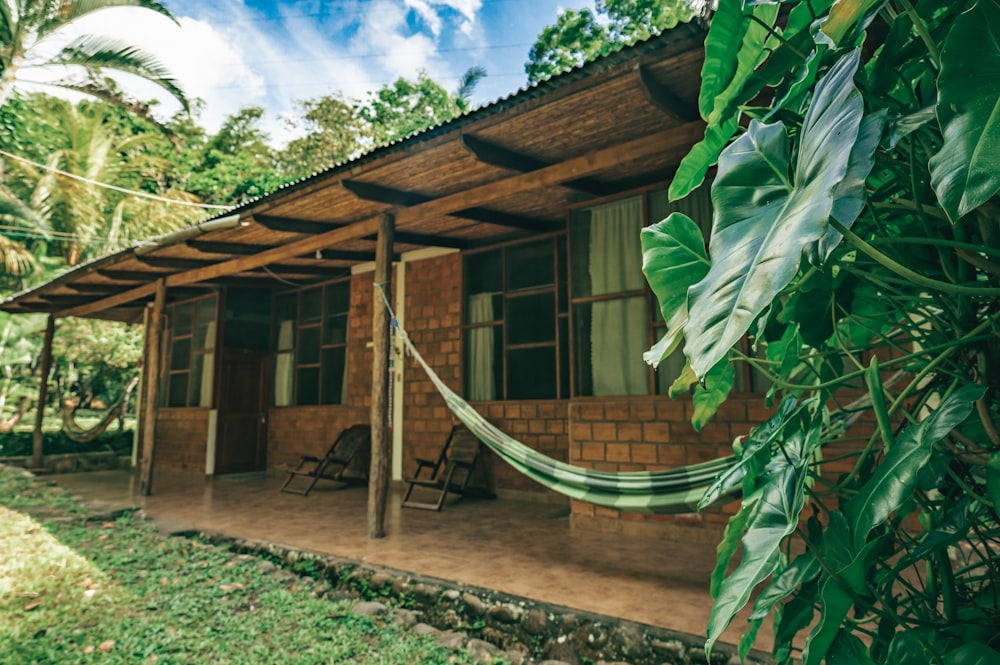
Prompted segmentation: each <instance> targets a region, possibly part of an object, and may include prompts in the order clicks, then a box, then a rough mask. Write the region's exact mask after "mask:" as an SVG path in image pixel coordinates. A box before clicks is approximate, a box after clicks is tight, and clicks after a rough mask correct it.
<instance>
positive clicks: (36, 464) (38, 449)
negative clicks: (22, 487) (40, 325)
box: [31, 314, 56, 469]
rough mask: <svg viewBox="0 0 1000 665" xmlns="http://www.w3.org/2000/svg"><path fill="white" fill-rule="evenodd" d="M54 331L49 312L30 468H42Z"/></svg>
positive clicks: (43, 347) (54, 318) (52, 317)
mask: <svg viewBox="0 0 1000 665" xmlns="http://www.w3.org/2000/svg"><path fill="white" fill-rule="evenodd" d="M55 333H56V317H55V315H54V314H49V320H48V323H47V324H46V326H45V342H44V345H43V346H42V362H41V365H42V367H41V370H42V377H41V380H40V382H39V385H38V411H37V412H36V413H35V432H34V436H33V438H32V441H31V468H33V469H40V468H42V454H43V450H42V442H43V440H44V439H43V437H42V421H43V420H44V419H45V402H46V400H48V398H49V372H50V371H51V370H52V337H53V336H54V335H55Z"/></svg>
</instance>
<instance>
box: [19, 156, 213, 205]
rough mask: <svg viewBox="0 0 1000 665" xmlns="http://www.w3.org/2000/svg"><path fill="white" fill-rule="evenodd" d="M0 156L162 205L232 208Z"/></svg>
mask: <svg viewBox="0 0 1000 665" xmlns="http://www.w3.org/2000/svg"><path fill="white" fill-rule="evenodd" d="M0 155H3V156H4V157H9V158H11V159H13V160H16V161H18V162H24V163H25V164H31V165H32V166H37V167H38V168H40V169H43V170H45V171H50V172H52V173H56V174H58V175H61V176H65V177H67V178H72V179H73V180H79V181H81V182H85V183H87V184H89V185H96V186H97V187H103V188H105V189H111V190H114V191H116V192H122V193H124V194H130V195H132V196H139V197H142V198H146V199H152V200H154V201H160V202H162V203H173V204H175V205H181V206H190V207H192V208H205V209H212V210H231V209H232V208H233V206H221V205H214V204H211V203H195V202H193V201H179V200H177V199H168V198H167V197H165V196H157V195H156V194H149V193H148V192H139V191H136V190H134V189H126V188H124V187H118V186H117V185H109V184H107V183H105V182H100V181H98V180H91V179H90V178H85V177H83V176H80V175H74V174H72V173H67V172H66V171H61V170H59V169H57V168H54V167H51V166H46V165H45V164H39V163H38V162H33V161H31V160H30V159H25V158H24V157H18V156H17V155H13V154H11V153H9V152H7V151H6V150H0Z"/></svg>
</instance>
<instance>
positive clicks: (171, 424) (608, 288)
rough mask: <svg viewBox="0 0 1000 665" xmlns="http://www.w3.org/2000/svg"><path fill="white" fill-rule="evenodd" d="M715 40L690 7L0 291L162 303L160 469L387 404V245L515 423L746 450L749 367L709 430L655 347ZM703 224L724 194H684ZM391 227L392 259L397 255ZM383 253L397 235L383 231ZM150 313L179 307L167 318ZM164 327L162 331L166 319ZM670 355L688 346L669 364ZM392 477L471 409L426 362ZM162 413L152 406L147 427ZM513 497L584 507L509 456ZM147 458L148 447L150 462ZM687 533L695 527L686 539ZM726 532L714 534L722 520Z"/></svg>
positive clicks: (583, 513)
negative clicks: (664, 254) (708, 46)
mask: <svg viewBox="0 0 1000 665" xmlns="http://www.w3.org/2000/svg"><path fill="white" fill-rule="evenodd" d="M703 38H704V35H703V33H702V32H701V31H700V30H699V29H698V28H697V27H695V26H682V27H679V28H678V29H675V30H673V31H671V32H669V33H667V34H665V35H662V36H660V37H655V38H652V39H650V40H648V41H646V42H643V43H640V44H637V45H635V46H632V47H629V48H624V49H622V50H620V51H618V52H616V53H613V54H611V55H609V56H606V57H604V58H601V59H598V60H597V61H595V62H592V63H590V64H587V65H585V66H583V67H580V68H578V69H576V70H573V71H571V72H568V73H566V74H563V75H561V76H558V77H555V78H553V79H551V80H549V81H546V82H543V83H541V84H539V85H537V86H534V87H532V88H529V89H526V90H522V91H520V92H518V93H516V94H514V95H511V96H510V97H507V98H505V99H502V100H500V101H498V102H495V103H493V104H490V105H488V106H485V107H483V108H480V109H478V110H475V111H473V112H470V113H468V114H466V115H464V116H462V117H459V118H457V119H455V120H452V121H450V122H448V123H445V124H443V125H441V126H438V127H435V128H432V129H430V130H428V131H425V132H422V133H420V134H417V135H414V136H411V137H409V138H407V139H405V140H402V141H399V142H397V143H395V144H392V145H389V146H386V147H382V148H378V149H375V150H373V151H372V152H370V153H368V154H366V155H363V156H361V157H359V158H357V159H355V160H353V161H351V162H349V163H346V164H342V165H339V166H335V167H333V168H331V169H329V170H327V171H324V172H321V173H319V174H317V175H315V176H312V177H310V178H308V179H305V180H303V181H300V182H297V183H293V184H291V185H288V186H285V187H283V188H281V189H279V190H278V191H276V192H274V193H272V194H270V195H268V196H265V197H262V198H260V199H258V200H255V201H252V202H250V203H247V204H245V205H243V206H241V207H240V208H238V209H236V210H234V211H232V212H231V213H228V214H226V215H223V216H220V217H218V218H214V219H210V220H208V221H206V222H202V223H201V224H197V225H195V226H193V227H191V228H188V229H184V230H183V231H180V232H176V233H172V234H169V235H167V236H163V237H160V238H155V239H152V240H150V241H148V242H146V243H144V244H142V245H140V246H137V247H135V248H132V249H129V250H125V251H122V252H119V253H117V254H114V255H111V256H108V257H104V258H102V259H99V260H96V261H93V262H91V263H88V264H86V265H82V266H79V267H77V268H76V269H74V270H72V271H70V272H68V273H66V274H64V275H62V276H60V277H58V278H56V279H54V280H52V281H51V282H49V283H47V284H44V285H42V286H40V287H37V288H35V289H32V290H30V291H27V292H24V293H21V294H18V295H16V296H14V297H12V298H10V299H8V300H7V301H5V302H3V303H2V304H0V308H2V309H4V310H6V311H9V312H14V313H16V312H46V313H49V314H50V321H55V320H56V319H58V318H61V317H66V316H92V317H103V318H111V319H117V320H122V321H130V322H139V321H142V320H143V318H144V317H145V319H146V321H147V331H148V332H147V342H148V344H147V347H148V348H147V363H146V366H147V367H148V368H151V369H152V370H153V374H154V375H158V377H159V381H158V383H157V384H156V385H153V384H147V386H146V390H145V393H146V395H147V397H148V395H150V394H156V393H158V397H157V398H156V399H155V400H152V401H151V400H150V399H146V400H144V407H143V408H144V411H143V413H144V414H145V419H144V424H143V425H142V427H143V428H144V434H143V440H144V441H148V442H155V464H156V467H157V468H164V469H173V470H178V471H183V472H190V473H193V474H206V475H209V476H212V475H221V474H229V473H244V472H259V471H267V470H275V469H277V468H279V467H281V466H283V465H285V464H288V463H290V462H294V461H296V460H297V459H298V458H299V456H300V455H302V454H305V453H310V454H316V453H318V452H321V451H323V450H325V449H326V447H327V445H328V444H329V442H330V440H331V438H332V436H334V435H335V433H336V432H338V431H340V430H341V429H342V428H344V427H346V426H349V425H351V424H354V423H359V422H369V420H370V417H371V412H372V409H373V399H374V398H373V382H374V381H375V380H376V379H373V371H372V367H373V362H374V358H375V351H374V350H373V345H372V330H373V316H374V312H375V309H376V307H381V305H380V301H379V300H377V299H376V294H375V292H374V289H373V270H375V268H376V265H375V264H376V259H380V260H382V261H383V263H382V265H383V266H386V265H388V261H389V259H390V258H391V261H392V266H393V268H392V279H391V281H392V291H393V294H392V297H393V300H394V306H395V309H396V311H397V314H398V316H399V319H400V321H401V322H402V324H403V325H404V326H405V327H406V329H407V330H408V331H409V333H410V336H411V338H412V340H413V342H414V343H415V344H416V345H417V347H418V348H420V349H421V352H422V353H423V354H424V356H425V357H426V358H427V360H428V361H429V362H430V364H431V365H432V366H433V367H434V368H435V369H436V370H437V371H438V372H439V374H440V375H441V376H442V377H443V378H444V379H445V381H447V382H448V383H449V385H451V386H452V387H453V388H455V389H456V390H457V391H458V392H459V393H460V394H462V395H463V396H464V397H465V398H466V399H467V400H469V401H470V402H472V403H473V404H474V405H475V406H476V407H477V408H478V409H479V410H480V411H481V413H483V414H484V415H485V416H487V417H488V418H489V419H490V420H491V421H493V422H494V423H495V424H496V425H498V426H499V427H500V428H501V429H502V430H504V431H505V432H507V433H509V434H511V435H513V436H514V437H516V438H518V439H519V440H520V441H522V442H524V443H525V444H527V445H529V446H531V447H533V448H535V449H537V450H540V451H543V452H544V453H545V454H547V455H550V456H551V457H554V458H557V459H560V460H563V461H568V462H570V463H572V464H575V465H581V466H586V467H591V468H599V469H605V470H622V471H625V470H644V469H655V468H669V467H674V466H679V465H685V464H691V463H695V462H699V461H704V460H708V459H713V458H715V457H718V456H722V455H726V454H728V453H729V452H730V444H731V441H732V439H733V437H734V436H737V435H740V434H743V433H745V432H746V431H747V430H748V429H749V427H750V426H751V425H752V424H756V423H759V422H761V421H762V420H764V419H765V418H766V417H767V413H768V411H767V410H766V409H765V407H764V400H763V395H762V393H761V390H762V386H760V385H758V383H759V380H757V379H756V377H754V376H753V375H752V374H751V373H750V372H746V373H745V375H743V376H739V377H738V379H737V385H736V392H735V394H734V395H733V396H732V398H731V399H730V401H729V402H728V403H727V404H725V405H724V407H723V409H722V410H721V411H720V413H719V414H718V416H717V417H716V418H715V419H714V421H713V422H712V423H710V424H708V425H707V426H706V427H705V428H704V429H703V430H702V431H701V432H696V431H695V430H694V429H693V428H692V426H691V424H690V422H689V419H690V416H691V404H690V401H689V400H686V399H678V400H670V399H669V398H668V397H667V396H666V388H667V387H668V386H669V385H670V382H671V381H672V379H673V378H674V374H673V373H672V372H676V370H678V369H679V368H680V366H679V365H678V364H677V362H674V361H673V360H672V361H669V362H667V363H666V367H665V368H664V369H663V370H662V371H661V372H654V371H652V370H651V369H650V368H648V367H647V366H645V365H644V364H643V363H642V360H641V353H642V351H643V350H645V349H646V348H648V347H649V346H650V345H651V344H652V342H653V341H655V339H656V338H657V337H658V336H659V335H660V334H661V333H662V327H663V322H662V320H661V317H660V316H659V313H658V308H657V306H656V304H655V300H654V299H653V298H652V295H651V293H650V292H649V290H648V288H647V287H646V284H645V281H644V280H643V278H642V275H641V272H640V265H641V255H640V250H639V239H638V233H639V229H640V228H641V227H642V226H643V225H645V224H649V223H652V222H654V221H657V220H659V219H661V218H662V217H664V216H666V214H668V213H669V212H670V211H671V210H673V209H677V208H678V206H675V205H672V204H670V203H668V201H667V197H666V188H667V186H668V184H669V180H670V177H671V175H672V173H673V172H674V170H675V168H676V166H677V164H678V163H679V161H680V159H681V158H682V157H683V156H684V155H685V154H686V152H687V150H688V149H689V148H690V147H691V146H692V145H693V144H694V143H695V142H696V141H697V140H699V139H700V138H701V134H702V131H703V127H704V125H703V123H702V122H701V121H700V119H699V118H698V113H697V96H698V89H699V80H700V68H701V62H702V57H703V48H702V41H703ZM679 207H680V209H682V210H684V211H685V212H688V213H689V214H690V215H691V216H692V217H693V218H694V219H696V220H697V221H698V222H699V223H701V224H702V225H703V227H704V228H706V229H707V228H708V226H709V225H710V220H711V210H710V202H709V200H708V197H707V194H706V193H705V192H701V193H696V194H695V195H693V196H692V197H690V199H689V200H686V201H683V202H681V203H680V204H679ZM387 219H388V220H391V223H392V225H393V228H394V240H393V242H392V246H391V256H385V255H378V254H379V252H378V251H376V250H377V245H378V242H379V238H380V235H379V233H380V231H379V229H380V227H382V228H384V224H385V223H386V221H385V220H387ZM386 251H388V250H386ZM150 312H160V313H162V316H160V315H157V314H154V315H153V316H150ZM157 320H161V321H163V326H162V332H161V331H159V330H156V329H155V324H154V323H152V322H155V321H157ZM674 360H676V359H674ZM391 384H392V392H391V399H390V404H391V413H389V414H388V417H389V418H390V422H391V433H390V434H389V436H391V451H392V460H391V467H390V468H391V477H392V478H393V479H397V480H398V479H401V478H403V477H405V476H406V475H407V474H408V473H409V472H410V469H412V468H413V463H412V459H413V458H414V457H417V456H421V457H427V456H433V455H434V454H435V453H436V452H437V450H438V449H439V448H440V446H441V445H442V443H443V441H444V438H445V436H446V435H447V432H448V431H449V429H450V427H451V422H452V419H451V417H450V414H449V412H448V410H447V409H446V408H445V405H444V401H443V400H442V399H441V398H440V396H439V395H438V394H437V393H436V392H435V390H434V388H433V386H432V384H431V383H430V381H429V380H428V379H427V377H426V376H425V375H424V374H423V372H422V370H421V369H420V368H419V367H418V366H417V365H415V364H414V363H412V362H411V361H410V360H408V359H404V358H400V357H399V356H398V354H397V355H396V358H395V362H394V363H393V367H392V371H391ZM151 424H152V425H151ZM489 462H490V464H491V472H492V476H493V483H494V485H495V488H496V490H497V493H498V495H499V496H500V498H501V500H502V499H503V498H504V497H505V496H518V497H520V498H531V499H535V500H537V501H540V502H547V501H564V502H565V501H568V500H566V499H563V498H562V497H558V496H556V495H554V494H552V493H551V492H549V491H547V490H545V489H544V488H541V487H540V486H538V485H535V484H534V483H533V482H532V481H530V480H529V479H527V478H525V477H523V476H521V475H520V474H518V473H517V472H516V471H514V470H513V469H511V468H510V467H507V466H506V465H504V464H503V463H502V462H500V461H499V460H497V459H495V458H492V457H491V458H490V459H489ZM150 463H152V457H150ZM725 512H726V511H725V510H724V509H723V510H720V511H715V512H710V513H707V514H704V515H680V516H661V517H643V516H639V515H630V514H621V513H619V512H618V511H615V510H609V509H605V508H600V507H596V506H593V505H590V504H586V503H582V502H579V501H573V502H572V506H571V523H572V526H573V527H574V528H591V529H602V530H619V531H626V532H643V531H658V532H661V533H662V532H673V533H674V535H677V533H676V529H678V528H684V529H687V528H690V527H702V528H705V529H708V530H709V531H712V532H715V531H717V530H718V529H721V527H722V525H723V524H724V521H725V519H726V515H725ZM690 535H691V534H690V533H689V532H688V536H687V537H689V536H690ZM713 536H714V533H713Z"/></svg>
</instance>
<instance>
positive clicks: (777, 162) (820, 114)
mask: <svg viewBox="0 0 1000 665" xmlns="http://www.w3.org/2000/svg"><path fill="white" fill-rule="evenodd" d="M859 58H860V52H859V51H853V52H851V53H850V54H849V55H847V56H845V57H843V58H842V59H841V60H840V61H838V62H837V64H836V65H834V67H833V68H832V69H831V70H830V72H829V73H828V74H827V75H826V76H825V77H824V78H823V79H822V80H821V81H820V82H819V83H818V84H817V86H816V94H815V97H814V99H813V102H812V104H811V105H810V107H809V110H808V111H807V112H806V116H805V120H804V123H803V126H802V130H801V132H800V139H799V148H798V157H797V161H796V165H795V169H794V173H792V174H790V171H791V147H790V145H789V139H788V135H787V133H786V129H785V126H784V125H783V124H782V123H776V124H771V125H764V124H760V123H758V122H756V121H754V122H751V124H750V128H749V129H748V131H747V133H746V134H744V135H743V136H741V137H740V138H739V139H737V140H736V141H735V142H734V143H733V144H732V145H730V146H729V147H728V148H727V149H726V150H725V151H724V152H723V154H722V158H721V159H720V160H719V175H718V178H717V179H716V181H715V184H714V186H713V187H712V203H713V206H714V208H715V210H716V214H715V220H714V224H713V229H712V237H711V241H710V245H709V250H710V251H709V254H710V256H711V259H712V267H711V269H710V270H709V272H708V275H707V276H706V277H705V279H703V280H701V281H700V282H698V283H697V284H695V285H694V286H693V287H691V289H690V290H689V292H688V296H689V300H688V303H689V308H690V313H689V316H688V323H687V325H686V326H685V327H684V334H685V337H686V338H687V344H686V345H685V350H684V352H685V354H687V356H688V358H689V359H690V360H691V367H692V368H693V369H694V371H695V373H696V374H697V375H698V376H699V377H703V376H704V375H705V374H706V373H707V372H708V370H709V369H710V368H711V367H713V366H714V365H715V363H717V362H718V361H719V360H720V359H721V358H722V357H723V356H724V355H725V354H726V353H727V352H728V350H729V349H730V348H731V347H732V346H733V345H734V344H735V343H736V342H737V341H738V340H739V339H740V337H742V336H743V334H744V333H746V331H747V330H748V329H749V328H750V325H751V324H752V323H753V321H754V320H755V319H756V318H757V316H758V315H759V314H760V313H761V312H762V311H763V310H764V308H765V307H767V306H768V305H769V304H770V303H771V301H773V300H774V298H775V296H776V295H777V294H778V293H779V292H780V291H781V290H782V289H784V288H785V287H786V286H787V285H788V283H789V282H790V281H791V280H792V278H793V277H794V276H795V274H796V272H797V271H798V268H799V264H800V262H801V259H802V253H803V250H805V249H806V248H807V247H809V245H811V244H812V243H815V242H816V241H817V240H819V239H820V238H822V237H823V235H824V234H825V233H826V230H827V221H828V219H829V217H830V214H831V212H832V209H833V200H834V191H835V190H836V188H837V186H838V185H839V184H840V182H841V180H843V178H844V175H845V173H846V172H847V164H848V161H849V159H850V156H851V151H852V149H853V147H854V143H855V141H856V139H857V137H858V129H859V126H860V124H861V117H862V113H863V105H862V101H861V95H860V93H859V92H858V90H857V88H856V87H855V86H854V83H853V77H854V73H855V71H856V70H857V66H858V62H859Z"/></svg>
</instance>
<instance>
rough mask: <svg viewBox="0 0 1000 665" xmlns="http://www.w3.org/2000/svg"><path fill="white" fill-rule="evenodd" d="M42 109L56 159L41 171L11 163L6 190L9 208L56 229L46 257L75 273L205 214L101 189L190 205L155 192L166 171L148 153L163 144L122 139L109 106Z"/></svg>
mask: <svg viewBox="0 0 1000 665" xmlns="http://www.w3.org/2000/svg"><path fill="white" fill-rule="evenodd" d="M38 101H39V103H40V104H39V105H40V106H42V107H44V108H45V109H46V111H47V112H46V114H45V115H44V116H43V117H40V118H35V120H34V121H35V122H37V123H38V125H39V126H40V127H41V128H42V130H41V131H42V133H44V135H45V137H46V140H45V144H44V147H45V148H46V149H50V150H51V152H49V154H47V155H45V156H44V157H39V158H38V160H39V162H41V163H42V165H41V166H36V165H35V164H36V163H38V162H35V160H31V161H20V160H7V173H6V178H5V182H4V184H5V186H6V188H7V197H6V199H7V202H8V203H10V204H14V203H17V202H21V205H22V206H27V207H28V208H30V210H31V211H32V214H34V215H35V216H36V217H37V218H40V219H41V220H44V227H45V228H48V229H51V231H52V233H53V234H54V235H53V238H52V239H51V240H50V241H49V242H48V254H49V255H60V256H62V258H63V259H64V261H65V262H66V264H67V265H70V266H73V265H76V264H78V263H79V262H80V261H81V260H83V259H84V258H90V257H95V256H100V255H102V254H104V253H107V252H109V251H113V250H115V249H120V248H122V247H124V246H126V245H128V244H130V243H131V242H134V241H136V240H139V239H143V238H147V237H150V236H152V235H158V234H160V233H163V232H166V231H169V230H172V229H176V228H179V227H180V226H182V225H184V224H186V223H188V222H189V221H191V219H192V218H193V216H195V215H199V214H202V213H201V212H200V211H192V209H190V208H183V207H180V206H170V205H163V203H162V202H156V203H155V204H151V202H150V201H149V200H147V199H144V198H142V197H140V196H138V195H131V194H128V193H125V192H122V191H116V190H111V189H108V188H107V187H103V186H102V185H101V183H107V184H112V185H115V186H117V187H121V188H123V189H125V190H135V191H142V190H144V189H145V190H149V189H154V190H156V193H157V194H160V195H167V196H173V197H175V198H177V199H178V200H179V201H186V200H187V201H189V200H191V197H190V196H189V195H187V194H185V193H183V192H176V191H170V190H168V191H159V190H157V189H156V183H157V182H158V180H159V179H160V174H161V173H162V172H163V170H165V169H166V168H167V167H168V163H167V162H166V161H165V160H164V159H162V158H160V157H157V156H156V155H154V154H152V153H151V152H150V150H149V148H150V146H151V145H155V144H157V143H163V142H164V140H163V138H162V136H160V135H159V134H155V133H150V134H128V135H124V136H122V135H121V134H119V132H118V131H116V130H117V129H118V128H119V126H118V125H117V124H116V122H115V118H116V115H115V114H116V113H117V111H114V110H113V107H111V106H109V105H107V104H94V103H89V102H81V103H80V104H77V105H72V104H70V103H69V102H67V101H65V100H60V99H55V98H44V99H39V100H38ZM43 167H44V168H43ZM0 194H2V193H0ZM11 195H12V196H11Z"/></svg>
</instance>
